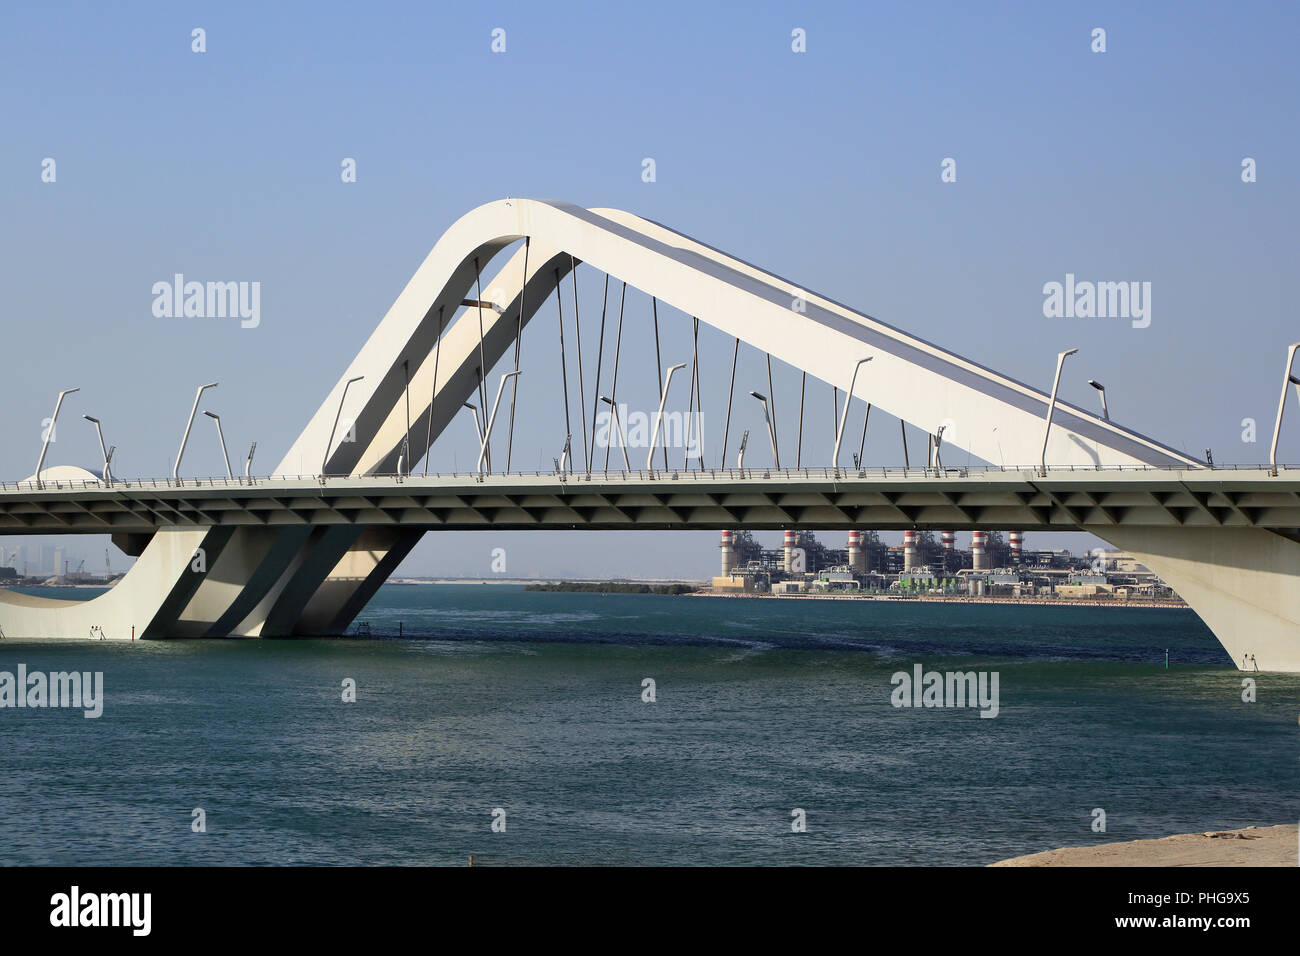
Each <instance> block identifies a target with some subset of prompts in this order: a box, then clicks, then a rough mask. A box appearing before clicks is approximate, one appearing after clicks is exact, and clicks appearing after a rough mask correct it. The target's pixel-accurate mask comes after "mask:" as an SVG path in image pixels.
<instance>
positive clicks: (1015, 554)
mask: <svg viewBox="0 0 1300 956" xmlns="http://www.w3.org/2000/svg"><path fill="white" fill-rule="evenodd" d="M1007 537H1008V538H1010V540H1011V560H1012V562H1014V563H1015V564H1019V563H1020V556H1021V554H1022V553H1023V552H1024V548H1025V533H1024V532H1023V531H1012V532H1011V533H1010V534H1009V535H1008V536H1007Z"/></svg>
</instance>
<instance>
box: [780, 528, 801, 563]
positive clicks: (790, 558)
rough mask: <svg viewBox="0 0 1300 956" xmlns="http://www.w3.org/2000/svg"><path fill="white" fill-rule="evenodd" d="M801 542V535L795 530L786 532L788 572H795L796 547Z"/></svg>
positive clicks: (785, 561) (785, 560)
mask: <svg viewBox="0 0 1300 956" xmlns="http://www.w3.org/2000/svg"><path fill="white" fill-rule="evenodd" d="M798 544H799V536H798V535H797V534H795V533H794V532H793V531H787V532H786V533H785V559H784V565H783V566H784V568H785V573H786V574H793V573H794V549H795V548H796V547H797V546H798Z"/></svg>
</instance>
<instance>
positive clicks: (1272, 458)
mask: <svg viewBox="0 0 1300 956" xmlns="http://www.w3.org/2000/svg"><path fill="white" fill-rule="evenodd" d="M1297 350H1300V342H1297V343H1296V344H1295V345H1293V346H1291V347H1290V348H1289V349H1287V350H1286V371H1285V372H1284V373H1283V378H1282V397H1281V398H1279V399H1278V400H1277V421H1276V422H1275V423H1274V425H1273V447H1272V449H1271V450H1270V451H1269V453H1268V462H1269V473H1270V474H1271V475H1273V477H1275V478H1276V477H1277V441H1278V439H1279V438H1280V437H1281V435H1282V410H1283V409H1284V408H1286V387H1287V386H1288V385H1294V386H1295V391H1296V396H1297V398H1300V379H1297V378H1296V377H1295V376H1294V375H1292V374H1291V368H1292V366H1293V365H1294V364H1295V353H1296V351H1297ZM54 414H56V415H57V414H58V411H57V410H56V411H55V413H54ZM38 477H39V473H38Z"/></svg>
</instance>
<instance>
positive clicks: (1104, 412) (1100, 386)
mask: <svg viewBox="0 0 1300 956" xmlns="http://www.w3.org/2000/svg"><path fill="white" fill-rule="evenodd" d="M1088 384H1089V385H1091V386H1092V387H1093V388H1095V389H1096V390H1097V391H1099V392H1101V417H1102V418H1104V419H1106V421H1110V409H1108V408H1107V407H1106V386H1105V385H1103V384H1101V382H1099V381H1097V380H1096V379H1095V378H1090V379H1088Z"/></svg>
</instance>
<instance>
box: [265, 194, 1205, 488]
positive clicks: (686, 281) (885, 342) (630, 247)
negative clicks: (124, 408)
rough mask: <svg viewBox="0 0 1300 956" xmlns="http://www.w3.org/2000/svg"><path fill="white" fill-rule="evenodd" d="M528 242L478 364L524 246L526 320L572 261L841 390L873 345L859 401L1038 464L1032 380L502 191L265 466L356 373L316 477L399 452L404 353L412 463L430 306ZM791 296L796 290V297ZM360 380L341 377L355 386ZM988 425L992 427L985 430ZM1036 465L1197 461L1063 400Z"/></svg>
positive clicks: (636, 224) (606, 220)
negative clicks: (333, 442) (350, 437)
mask: <svg viewBox="0 0 1300 956" xmlns="http://www.w3.org/2000/svg"><path fill="white" fill-rule="evenodd" d="M525 237H527V238H528V239H529V248H528V251H527V253H525V251H524V249H522V248H520V249H518V250H517V251H516V252H515V253H514V254H513V255H512V256H511V258H510V259H509V261H508V262H507V263H506V264H505V265H504V267H502V268H501V270H500V271H499V272H497V273H496V274H494V275H493V276H492V278H491V279H490V280H486V281H484V282H483V283H482V284H483V288H484V290H485V297H487V298H491V291H492V290H500V291H498V293H497V295H498V296H499V297H500V298H499V299H498V304H499V305H500V306H501V307H502V309H503V311H502V312H501V314H497V313H496V312H495V311H493V312H492V313H491V314H490V315H489V314H488V313H487V312H486V311H485V313H484V317H483V322H484V332H485V335H484V345H483V351H484V358H485V359H486V365H487V366H488V368H489V369H490V368H491V367H492V365H493V364H494V363H495V362H496V361H497V360H498V359H499V358H500V357H501V355H502V354H503V353H504V351H505V349H506V348H507V346H508V345H509V344H510V343H511V342H513V338H514V332H515V328H516V323H517V322H518V321H519V319H520V311H521V309H520V298H521V294H520V287H521V285H522V279H523V272H524V256H525V254H527V256H528V288H527V290H526V291H525V292H524V293H523V295H522V298H523V300H524V303H523V309H522V311H523V316H522V321H523V322H524V323H525V324H526V323H527V322H528V320H529V319H530V318H531V317H532V315H533V313H534V312H535V311H536V309H537V307H538V306H540V305H541V303H542V302H543V301H544V300H545V299H546V297H547V295H549V294H550V292H552V291H553V290H554V288H555V285H556V282H557V280H558V279H563V278H564V276H565V275H566V274H567V272H568V270H569V267H570V266H569V263H570V257H572V259H573V260H575V261H580V262H586V263H588V264H590V265H592V266H593V267H595V268H596V269H598V270H600V271H602V272H606V273H608V274H609V275H611V276H614V277H616V278H618V279H620V280H623V281H625V282H627V283H628V284H629V285H632V286H635V287H636V288H638V289H641V290H642V291H643V292H645V293H647V294H650V295H654V296H656V297H657V298H658V299H660V300H661V301H663V302H665V303H667V304H669V305H671V306H674V307H676V308H677V309H680V310H681V311H683V312H685V313H687V314H689V315H693V316H696V317H698V318H699V319H700V321H701V322H704V323H706V324H708V325H711V326H713V327H715V328H717V329H718V330H720V331H721V332H723V333H725V334H726V335H728V336H734V337H738V338H740V339H741V340H742V341H744V342H746V343H748V344H749V345H752V346H753V347H754V348H756V349H759V350H761V351H764V352H768V353H770V354H771V355H773V356H774V357H776V358H779V359H781V360H783V361H785V362H787V363H789V364H791V365H793V366H795V367H797V368H800V369H803V370H805V371H807V372H808V373H809V374H810V375H813V376H815V377H816V378H819V379H822V380H823V381H825V382H828V383H830V384H832V385H835V386H836V387H838V388H840V389H843V390H847V389H848V388H849V385H850V382H851V379H852V372H853V366H854V363H855V362H856V359H857V358H859V357H862V356H865V355H871V356H873V362H872V366H871V374H870V375H866V376H863V377H862V378H860V379H859V380H858V384H857V387H856V388H855V390H854V396H855V397H856V398H860V399H862V400H864V401H868V402H871V403H872V405H873V406H875V407H877V408H880V409H882V410H884V411H886V412H888V413H890V414H892V415H895V416H897V417H899V418H902V419H904V420H905V421H908V422H910V423H912V424H914V425H916V426H918V427H920V428H922V429H924V430H925V431H927V432H929V433H931V434H933V433H934V432H935V431H936V430H937V428H938V426H939V424H940V423H942V422H944V421H945V420H954V421H957V422H959V423H963V422H965V423H970V424H969V425H968V426H967V427H959V428H958V429H957V430H958V433H959V434H960V435H961V441H960V447H962V448H966V449H968V450H969V451H970V452H971V453H972V454H974V455H975V456H977V457H979V458H983V459H984V460H986V461H991V462H996V461H998V459H999V457H1005V460H1006V461H1007V462H1008V463H1016V464H1029V463H1032V462H1035V461H1037V460H1038V457H1039V453H1040V448H1041V443H1042V433H1043V424H1044V420H1045V417H1046V411H1047V403H1048V395H1046V394H1045V393H1043V392H1041V391H1039V390H1037V389H1034V388H1031V387H1030V386H1028V385H1025V384H1023V383H1021V382H1017V381H1015V380H1013V379H1010V378H1008V377H1006V376H1003V375H1000V374H999V373H996V372H993V371H991V370H989V369H986V368H983V367H982V366H979V365H977V364H976V363H974V362H971V361H969V360H967V359H964V358H962V357H961V356H958V355H955V354H953V353H951V352H947V351H945V350H944V349H941V348H939V347H938V346H935V345H933V344H931V343H928V342H925V341H923V340H921V339H918V338H916V337H915V336H911V335H908V334H906V333H904V332H901V331H899V330H898V329H894V328H892V327H890V326H888V325H885V324H884V323H881V322H879V321H877V320H875V319H872V318H870V317H869V316H866V315H863V314H861V313H858V312H854V311H853V310H851V309H849V308H847V307H845V306H843V305H840V304H838V303H836V302H833V301H832V300H829V299H826V298H824V297H822V296H818V295H816V294H815V293H810V292H807V291H805V290H801V289H799V288H798V287H796V286H794V285H793V284H791V283H789V282H788V281H786V280H783V279H781V278H779V277H777V276H775V275H772V274H771V273H767V272H764V271H762V270H760V269H758V268H756V267H754V266H752V265H749V264H748V263H745V262H743V261H741V260H739V259H735V258H734V257H731V256H727V255H725V254H723V253H721V252H718V251H717V250H715V249H712V248H710V247H708V246H706V245H704V244H702V243H699V242H697V241H696V240H694V239H691V238H689V237H687V236H683V235H681V234H679V233H675V232H673V231H671V230H669V229H667V228H665V227H663V226H660V225H658V224H655V223H651V222H648V221H646V220H644V219H640V218H639V217H636V216H632V215H630V214H628V213H622V212H619V211H617V210H587V209H582V208H580V207H578V206H574V205H570V204H568V203H561V202H554V201H547V200H529V199H506V200H500V201H498V202H493V203H488V204H486V205H483V206H480V207H478V208H477V209H474V210H472V211H471V212H469V213H468V214H466V215H465V216H463V217H462V218H461V219H460V220H458V221H457V222H456V223H455V224H454V225H453V226H452V227H451V228H450V229H449V230H447V232H446V233H445V234H444V235H443V237H442V238H441V239H440V240H439V241H438V243H437V245H435V246H434V248H433V250H432V251H431V252H430V253H429V255H428V257H427V258H426V259H425V261H424V262H423V263H422V264H421V266H420V268H419V269H418V270H417V271H416V273H415V275H414V276H413V277H412V278H411V280H410V282H409V283H407V286H406V288H405V289H403V291H402V293H401V295H400V296H398V298H397V301H396V302H394V304H393V306H392V308H390V309H389V311H388V313H387V314H386V315H385V316H384V319H383V320H382V321H381V322H380V324H379V326H378V327H377V328H376V329H375V331H374V333H373V334H372V335H371V337H370V339H369V340H368V341H367V342H366V344H365V346H364V347H363V348H362V350H361V352H360V353H358V355H357V357H356V359H354V361H353V362H352V364H351V365H350V366H349V367H348V369H347V370H346V371H345V372H344V374H343V375H342V376H341V377H340V379H339V382H338V384H337V385H336V386H335V388H334V389H333V390H332V391H331V393H330V395H329V396H328V397H327V398H326V399H325V401H324V402H323V403H322V405H321V407H320V409H319V410H318V411H317V413H316V415H315V416H313V418H312V420H311V422H310V423H309V424H308V426H307V428H306V429H305V430H304V431H303V433H302V434H301V435H300V436H299V438H298V441H297V442H296V443H295V444H294V446H293V448H291V449H290V451H289V453H288V454H287V455H286V456H285V458H284V460H283V461H282V462H281V465H280V468H279V469H277V471H278V472H290V471H296V470H297V468H298V462H300V461H319V460H321V459H322V458H323V457H324V452H325V444H326V442H327V441H328V437H329V432H330V429H331V426H332V423H333V419H334V415H335V413H336V412H337V409H338V407H339V397H340V395H341V393H342V389H343V387H344V384H345V383H346V382H347V380H348V379H351V378H354V377H356V376H358V375H363V376H365V378H364V380H363V382H362V383H359V385H360V386H361V388H362V392H361V394H360V395H354V397H352V398H350V401H351V402H353V403H354V405H355V404H356V403H360V404H361V407H362V411H361V414H360V415H358V416H357V419H356V423H357V433H356V434H357V441H356V442H355V443H353V444H352V445H351V446H350V447H343V446H337V447H336V448H334V449H332V450H331V455H330V462H329V467H328V472H329V473H341V472H351V473H357V474H367V473H384V472H391V471H393V470H395V467H396V460H397V457H396V456H397V453H398V452H397V449H398V448H399V447H400V445H401V442H402V440H403V437H404V436H405V435H406V418H405V409H404V407H402V402H401V400H402V394H403V392H402V386H403V382H404V376H403V372H402V362H403V361H406V362H408V363H409V369H410V374H411V395H412V398H413V405H412V411H413V415H414V416H415V417H413V419H412V421H413V422H415V423H418V424H416V425H413V427H412V429H411V441H412V446H413V448H412V460H419V458H420V457H421V456H422V455H423V454H424V453H425V451H426V450H427V449H425V448H424V447H423V444H424V436H425V434H426V433H427V432H428V428H427V424H428V423H427V419H426V418H425V415H426V414H427V412H428V402H425V401H423V398H422V397H423V396H427V395H429V394H430V393H431V391H432V384H433V369H432V348H433V344H434V341H435V339H436V337H437V323H438V313H439V310H440V309H441V310H442V312H443V316H444V318H447V319H450V317H451V316H453V315H455V313H456V311H457V309H458V307H459V305H460V302H461V301H462V299H464V298H465V297H466V296H467V294H468V293H469V291H470V289H471V288H472V287H473V285H474V276H475V266H474V260H475V259H476V258H477V260H478V265H479V268H480V269H481V268H482V267H483V266H484V265H485V264H486V262H487V261H488V260H489V259H490V258H491V257H492V256H494V255H495V254H496V253H498V252H500V251H501V250H503V249H505V248H506V247H507V246H509V245H511V244H512V243H515V242H518V241H519V240H520V239H522V238H525ZM502 299H503V300H504V301H501V300H502ZM796 299H798V300H800V301H799V302H798V305H797V306H796ZM799 309H802V310H803V311H799ZM471 319H472V320H473V321H472V322H471V321H470V320H471ZM477 322H478V316H477V315H475V314H472V313H466V315H464V316H462V319H461V320H460V321H458V322H457V323H455V324H454V325H453V327H452V328H451V329H449V330H448V332H447V333H446V335H445V336H444V338H443V343H442V354H441V358H440V368H441V369H442V370H441V371H440V373H439V393H440V394H441V393H442V391H443V388H444V387H445V388H446V390H447V399H448V400H447V401H446V402H444V409H445V416H440V415H437V414H435V417H434V422H433V429H432V432H433V434H434V435H435V436H436V435H437V434H438V433H439V432H440V431H441V429H442V428H443V427H445V425H446V422H447V420H448V419H449V418H450V416H451V414H453V413H454V411H455V410H456V409H458V408H459V407H460V402H461V401H464V400H465V399H467V398H468V397H469V395H470V394H471V392H472V391H473V390H474V388H475V387H476V385H475V383H476V381H477V379H476V378H475V377H474V375H473V369H474V367H476V366H477V365H478V361H477V351H478V348H479V343H478V328H477ZM449 365H450V367H451V369H452V370H453V371H451V372H448V366H449ZM444 383H445V384H444ZM357 387H358V386H356V385H354V386H353V389H354V393H355V392H356V390H357ZM434 404H435V405H436V404H437V402H436V400H435V402H434ZM994 426H997V428H998V433H997V435H996V436H995V435H994V432H993V427H994ZM999 446H1000V450H999ZM1047 461H1048V462H1049V463H1050V464H1077V465H1094V464H1100V465H1131V464H1149V465H1157V466H1165V467H1199V466H1200V464H1201V463H1200V462H1199V461H1198V460H1196V459H1194V458H1191V457H1189V456H1187V455H1185V454H1183V453H1182V452H1178V451H1176V450H1174V449H1172V448H1169V447H1167V446H1164V445H1161V444H1160V443H1158V442H1156V441H1153V440H1152V439H1149V438H1147V437H1145V436H1143V435H1140V434H1138V433H1136V432H1134V431H1132V430H1130V429H1126V428H1123V427H1121V426H1119V425H1116V424H1114V423H1113V422H1109V421H1105V420H1103V419H1102V418H1100V417H1098V416H1096V415H1093V414H1090V413H1088V412H1086V411H1084V410H1082V409H1079V408H1077V407H1075V406H1072V405H1069V404H1067V403H1063V402H1060V401H1058V403H1057V407H1056V412H1055V415H1054V417H1053V426H1052V433H1051V436H1050V441H1049V444H1048V450H1047ZM290 463H292V464H290Z"/></svg>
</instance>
